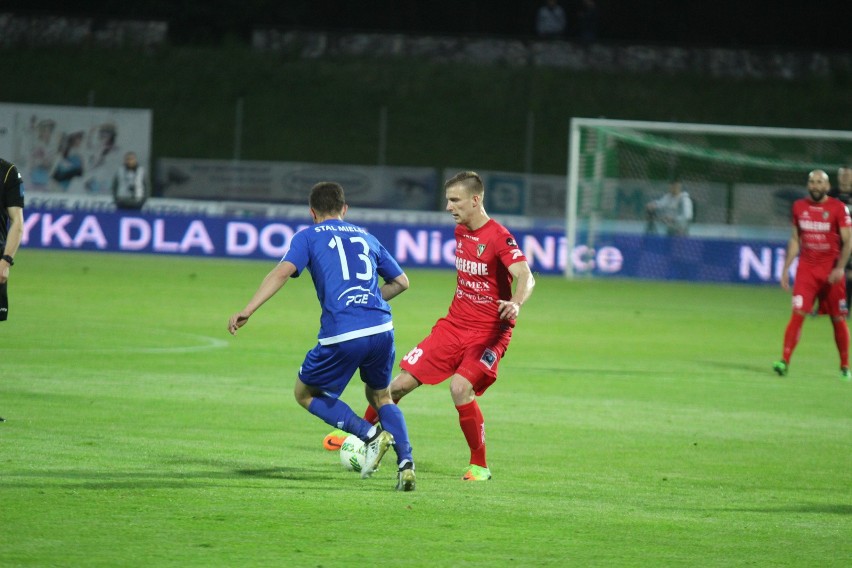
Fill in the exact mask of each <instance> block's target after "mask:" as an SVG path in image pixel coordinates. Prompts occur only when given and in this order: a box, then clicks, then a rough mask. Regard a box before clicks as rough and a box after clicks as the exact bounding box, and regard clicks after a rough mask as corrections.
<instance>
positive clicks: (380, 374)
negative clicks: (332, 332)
mask: <svg viewBox="0 0 852 568" xmlns="http://www.w3.org/2000/svg"><path fill="white" fill-rule="evenodd" d="M395 359H396V347H395V345H394V336H393V330H391V331H385V332H383V333H377V334H376V335H368V336H367V337H359V338H357V339H350V340H348V341H342V342H340V343H333V344H331V345H319V344H317V346H316V347H314V348H313V349H311V350H310V351H308V354H307V355H305V361H304V362H303V363H302V366H301V367H300V368H299V380H300V381H302V382H303V383H305V384H306V385H308V386H311V387H314V388H317V389H320V390H321V391H323V392H324V393H325V394H327V395H328V396H331V397H334V398H338V397H340V395H341V394H343V390H344V389H345V388H346V385H348V384H349V380H350V379H351V378H352V375H354V374H355V371H356V370H359V369H360V371H361V380H362V381H363V382H364V383H366V384H367V385H368V386H369V387H370V388H372V389H373V390H382V389H385V388H387V387H388V385H390V382H391V374H392V373H393V363H394V360H395Z"/></svg>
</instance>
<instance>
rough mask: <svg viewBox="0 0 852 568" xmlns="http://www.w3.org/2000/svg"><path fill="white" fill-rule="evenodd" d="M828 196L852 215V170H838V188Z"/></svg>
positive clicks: (851, 299) (849, 270) (849, 286)
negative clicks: (833, 198)
mask: <svg viewBox="0 0 852 568" xmlns="http://www.w3.org/2000/svg"><path fill="white" fill-rule="evenodd" d="M828 196H829V197H836V198H837V199H839V200H840V201H842V202H843V203H844V204H845V205H846V209H849V211H850V213H852V168H838V169H837V186H835V187H832V188H831V189H830V190H829V191H828ZM849 306H852V258H850V259H849V262H847V263H846V307H849ZM846 319H849V316H848V314H847V316H846Z"/></svg>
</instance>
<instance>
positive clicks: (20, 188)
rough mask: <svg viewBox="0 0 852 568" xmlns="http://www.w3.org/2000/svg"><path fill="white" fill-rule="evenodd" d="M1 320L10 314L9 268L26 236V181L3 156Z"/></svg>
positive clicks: (0, 172)
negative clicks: (24, 181)
mask: <svg viewBox="0 0 852 568" xmlns="http://www.w3.org/2000/svg"><path fill="white" fill-rule="evenodd" d="M0 182H2V186H0V250H2V251H3V255H2V257H0V321H5V320H6V318H7V317H8V316H9V295H8V290H7V286H8V282H9V271H10V270H9V269H10V268H12V265H14V264H15V254H16V253H17V252H18V247H19V246H21V239H22V238H23V236H24V184H23V182H22V181H21V174H20V173H19V172H18V168H16V167H15V165H14V164H11V163H9V162H7V161H6V160H4V159H2V158H0Z"/></svg>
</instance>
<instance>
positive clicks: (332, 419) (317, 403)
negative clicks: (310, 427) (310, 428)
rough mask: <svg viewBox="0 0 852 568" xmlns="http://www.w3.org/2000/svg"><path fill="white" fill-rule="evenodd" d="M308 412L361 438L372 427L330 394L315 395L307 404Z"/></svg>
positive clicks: (365, 436) (364, 437)
mask: <svg viewBox="0 0 852 568" xmlns="http://www.w3.org/2000/svg"><path fill="white" fill-rule="evenodd" d="M308 412H310V413H311V414H313V415H314V416H316V417H317V418H319V419H320V420H322V421H323V422H325V423H326V424H328V425H330V426H334V427H335V428H340V429H341V430H344V431H346V432H349V433H350V434H355V435H356V436H358V437H359V438H361V439H362V440H366V439H367V438H368V436H369V433H370V429H371V428H372V427H373V425H372V424H370V423H369V422H367V421H366V420H364V419H363V418H361V417H360V416H358V415H357V414H355V413H354V412H353V411H352V409H351V408H349V405H348V404H346V403H345V402H343V401H342V400H340V399H338V398H331V397H330V396H315V397H314V399H313V400H312V401H311V404H310V405H309V406H308ZM391 434H393V432H391Z"/></svg>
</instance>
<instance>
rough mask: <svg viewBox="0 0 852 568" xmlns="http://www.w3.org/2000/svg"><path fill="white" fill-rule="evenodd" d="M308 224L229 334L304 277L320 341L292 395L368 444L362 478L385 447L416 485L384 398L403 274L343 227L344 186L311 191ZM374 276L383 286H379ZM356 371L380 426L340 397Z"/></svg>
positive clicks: (398, 421) (397, 414)
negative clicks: (315, 304) (314, 303)
mask: <svg viewBox="0 0 852 568" xmlns="http://www.w3.org/2000/svg"><path fill="white" fill-rule="evenodd" d="M309 204H310V211H311V217H312V218H313V220H314V225H313V226H311V227H309V228H307V229H304V230H302V231H299V232H298V233H296V234H295V235H293V239H292V241H291V242H290V248H289V250H288V251H287V252H286V253H285V254H284V258H282V259H281V262H279V263H278V265H277V266H276V267H275V268H273V269H272V271H270V272H269V274H267V275H266V278H264V279H263V281H262V282H261V284H260V287H259V288H258V289H257V291H256V292H255V294H254V296H253V297H252V298H251V300H250V301H249V303H248V304H247V305H246V307H245V308H243V309H242V310H241V311H239V312H237V313H235V314H234V315H233V316H231V319H230V321H229V322H228V331H229V332H230V333H231V334H232V335H235V334H236V332H237V330H238V329H239V328H241V327H242V326H244V325H245V324H246V323H247V322H248V320H249V318H250V317H251V315H252V314H253V313H254V312H255V311H257V309H258V308H259V307H260V306H261V305H262V304H263V303H264V302H266V301H267V300H268V299H270V298H271V297H272V296H273V295H275V293H276V292H278V290H280V289H281V288H282V287H283V286H284V284H286V283H287V280H289V279H290V278H291V277H293V278H297V277H298V276H299V275H300V274H301V273H302V271H303V270H305V269H307V270H308V272H310V274H311V278H312V279H313V281H314V287H315V288H316V292H317V298H319V301H320V304H321V305H322V316H321V317H320V331H319V342H318V344H317V345H316V347H314V348H313V349H311V350H310V351H309V352H308V354H307V355H306V356H305V360H304V362H303V363H302V366H301V367H300V368H299V374H298V378H297V379H296V386H295V389H294V394H295V396H296V401H297V402H298V403H299V404H301V405H302V406H303V407H304V408H305V409H306V410H307V411H308V412H310V413H311V414H313V415H315V416H317V417H318V418H320V419H321V420H323V421H325V422H326V423H327V424H329V425H331V426H334V427H335V428H339V429H342V430H345V431H346V432H349V433H351V434H354V435H356V436H357V437H358V438H360V439H361V440H363V441H364V442H365V443H366V444H367V458H366V463H365V465H364V467H363V469H362V470H361V477H363V478H366V477H370V476H371V475H372V474H373V472H374V471H375V470H376V468H377V467H378V465H379V462H380V461H381V459H382V456H384V454H385V452H387V450H388V448H389V447H390V446H394V449H395V450H396V453H397V464H398V471H397V486H396V488H397V489H398V490H400V491H412V490H413V489H414V487H415V476H414V460H413V458H412V453H411V444H410V442H409V439H408V429H407V427H406V424H405V417H404V416H403V414H402V412H401V411H400V410H399V408H398V407H397V406H396V404H394V402H393V400H392V399H391V395H390V389H389V386H390V382H391V376H392V372H393V365H394V359H395V356H396V350H395V346H394V332H393V322H392V320H391V308H390V305H388V300H390V299H391V298H393V297H395V296H397V295H399V294H401V293H402V292H404V291H405V290H407V289H408V277H407V276H406V275H405V273H404V272H403V271H402V269H401V268H400V267H399V264H397V262H396V261H395V260H394V259H393V257H392V256H391V255H390V254H389V253H388V251H387V250H386V249H385V248H384V247H383V246H382V244H381V243H380V242H379V241H378V240H377V239H376V238H375V237H373V236H372V235H370V234H369V233H368V232H367V231H366V230H365V229H363V228H361V227H358V226H356V225H352V224H350V223H346V222H344V221H343V217H344V215H345V214H346V210H347V205H346V202H345V200H344V194H343V188H342V187H341V186H340V185H339V184H337V183H333V182H321V183H318V184H316V185H315V186H314V187H313V188H311V195H310V200H309ZM379 277H381V278H382V280H383V283H381V284H380V283H379ZM356 370H359V371H360V376H361V380H362V381H363V382H364V384H365V393H366V397H367V402H369V404H370V406H372V407H373V408H375V409H376V411H377V412H378V414H379V417H380V420H381V424H382V426H381V427H377V426H375V425H373V424H371V423H370V422H367V421H366V420H364V419H363V418H361V417H360V416H358V415H357V414H355V413H354V412H353V411H352V409H351V408H350V407H349V406H348V405H347V404H346V403H345V402H343V401H342V400H340V395H341V394H342V393H343V390H344V389H345V388H346V385H347V384H349V380H350V379H351V378H352V375H353V374H354V373H355V371H356Z"/></svg>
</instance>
